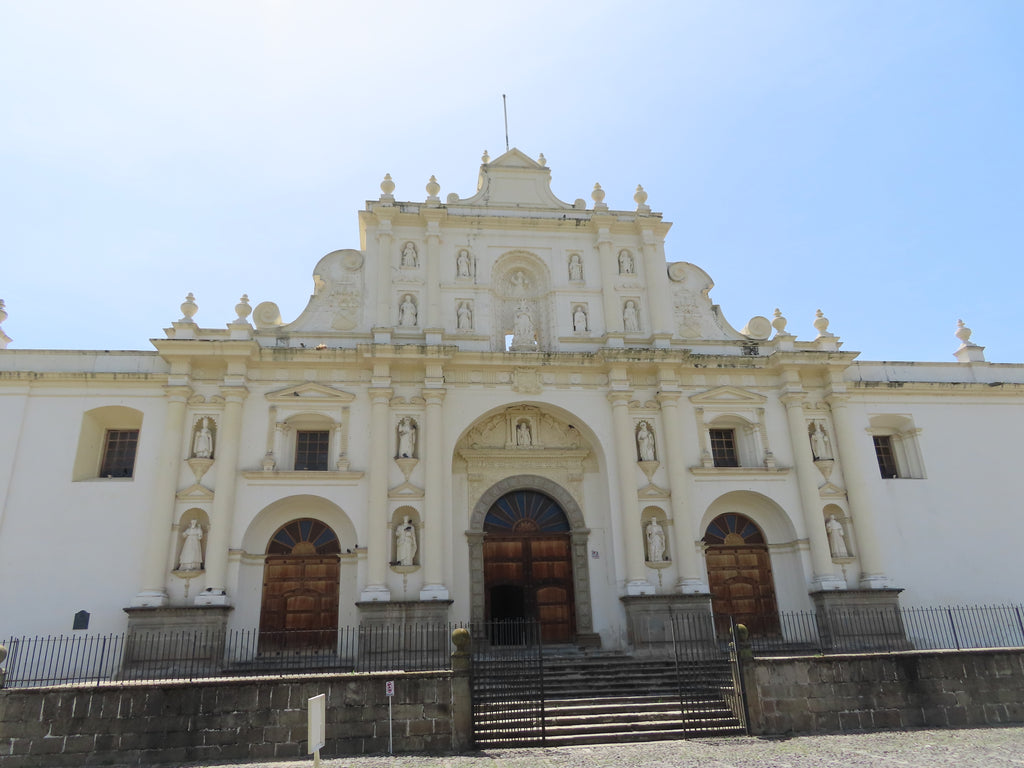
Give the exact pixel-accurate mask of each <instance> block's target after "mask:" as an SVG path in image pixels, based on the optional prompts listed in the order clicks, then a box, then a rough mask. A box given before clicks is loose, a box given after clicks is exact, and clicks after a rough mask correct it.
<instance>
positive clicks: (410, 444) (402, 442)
mask: <svg viewBox="0 0 1024 768" xmlns="http://www.w3.org/2000/svg"><path fill="white" fill-rule="evenodd" d="M415 455H416V422H415V420H413V418H412V417H411V416H406V417H404V418H403V419H402V420H401V421H399V422H398V458H400V459H411V458H414V457H415Z"/></svg>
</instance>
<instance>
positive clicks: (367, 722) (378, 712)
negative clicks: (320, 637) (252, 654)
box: [0, 672, 469, 768]
mask: <svg viewBox="0 0 1024 768" xmlns="http://www.w3.org/2000/svg"><path fill="white" fill-rule="evenodd" d="M388 680H394V681H395V695H394V697H393V701H392V716H393V733H394V750H395V752H420V751H426V752H445V751H450V750H453V749H460V748H463V747H464V746H465V741H466V740H467V739H468V737H469V735H468V734H460V733H457V732H456V729H453V726H452V722H453V712H455V711H456V710H457V709H458V708H459V706H460V705H461V704H462V702H456V701H454V698H455V697H454V696H453V691H458V690H460V686H459V684H458V683H459V682H460V679H459V678H457V677H454V676H453V675H452V674H451V673H450V672H423V673H401V672H395V673H381V674H353V675H304V676H300V677H294V678H284V679H282V678H279V677H278V678H248V679H233V680H210V681H202V682H182V683H171V684H168V683H164V684H152V683H149V684H144V683H139V684H134V683H133V684H121V685H117V684H101V685H96V686H90V687H89V688H87V689H78V690H75V689H68V688H63V689H58V688H46V689H35V690H24V689H23V690H5V691H0V766H3V768H20V767H21V766H26V767H30V768H43V767H44V766H45V768H57V767H58V766H92V765H107V764H111V763H116V764H117V765H154V764H159V763H175V764H180V763H183V762H192V761H218V760H254V759H259V758H270V757H275V758H297V757H302V756H305V755H307V742H306V736H307V733H306V717H307V706H308V701H309V699H310V698H311V697H313V696H316V695H318V694H321V693H324V694H326V695H327V744H326V746H325V747H324V749H322V750H321V755H322V756H325V757H330V756H332V755H347V754H362V753H368V752H386V751H387V749H388V697H387V696H386V695H385V685H384V683H385V682H386V681H388ZM466 688H467V689H468V686H466ZM464 704H465V706H467V707H468V706H469V702H468V700H467V701H465V702H464Z"/></svg>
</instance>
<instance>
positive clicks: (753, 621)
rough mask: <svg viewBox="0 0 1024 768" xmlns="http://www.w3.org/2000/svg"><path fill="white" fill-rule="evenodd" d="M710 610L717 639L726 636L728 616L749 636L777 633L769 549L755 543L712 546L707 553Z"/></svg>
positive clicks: (776, 612)
mask: <svg viewBox="0 0 1024 768" xmlns="http://www.w3.org/2000/svg"><path fill="white" fill-rule="evenodd" d="M706 559H707V566H708V586H709V587H710V589H711V608H712V610H713V611H714V614H715V627H716V630H717V632H718V635H719V636H720V637H726V636H728V634H729V617H730V616H731V617H732V620H733V621H735V622H736V623H737V624H746V626H747V628H748V629H749V630H750V632H751V634H753V635H759V636H763V635H766V634H772V633H775V632H778V627H779V619H778V608H777V606H776V603H775V584H774V581H773V580H772V565H771V558H770V557H769V555H768V548H767V547H766V546H764V545H758V544H743V545H739V546H712V547H708V548H707V552H706Z"/></svg>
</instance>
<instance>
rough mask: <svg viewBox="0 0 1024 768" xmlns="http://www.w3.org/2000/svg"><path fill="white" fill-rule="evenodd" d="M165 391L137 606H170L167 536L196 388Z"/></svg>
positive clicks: (173, 388)
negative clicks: (189, 407)
mask: <svg viewBox="0 0 1024 768" xmlns="http://www.w3.org/2000/svg"><path fill="white" fill-rule="evenodd" d="M164 394H166V395H167V420H166V422H165V424H164V433H163V439H162V441H161V442H160V455H159V457H158V458H157V464H156V488H155V489H154V491H153V499H152V503H151V504H150V509H149V520H148V524H147V526H146V528H147V531H146V544H145V552H144V554H143V561H142V590H141V591H140V592H139V594H137V595H136V596H135V597H134V599H133V600H132V606H133V607H136V608H153V607H159V606H163V605H167V537H168V535H169V534H170V532H171V526H172V525H173V524H174V501H175V494H176V493H177V486H178V473H179V472H180V470H181V461H182V456H181V441H182V436H183V434H184V429H185V406H186V404H187V402H188V397H189V395H191V394H192V390H191V389H189V388H188V387H168V388H167V389H166V390H164ZM219 447H220V446H218V449H219ZM218 453H219V451H218Z"/></svg>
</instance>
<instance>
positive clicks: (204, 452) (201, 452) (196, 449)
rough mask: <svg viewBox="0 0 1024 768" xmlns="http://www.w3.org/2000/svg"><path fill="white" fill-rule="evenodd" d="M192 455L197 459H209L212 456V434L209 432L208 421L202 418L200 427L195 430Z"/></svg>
mask: <svg viewBox="0 0 1024 768" xmlns="http://www.w3.org/2000/svg"><path fill="white" fill-rule="evenodd" d="M192 455H193V456H194V457H195V458H197V459H209V458H210V457H212V456H213V432H211V431H210V420H209V419H208V418H207V417H206V416H204V417H203V421H202V425H201V426H200V428H199V429H198V430H196V437H195V440H193V441H192Z"/></svg>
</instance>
